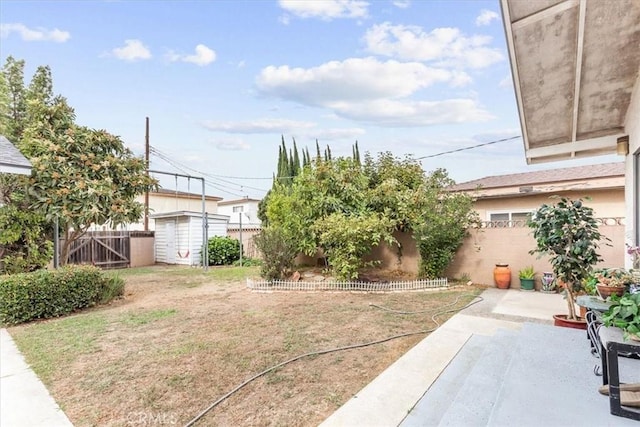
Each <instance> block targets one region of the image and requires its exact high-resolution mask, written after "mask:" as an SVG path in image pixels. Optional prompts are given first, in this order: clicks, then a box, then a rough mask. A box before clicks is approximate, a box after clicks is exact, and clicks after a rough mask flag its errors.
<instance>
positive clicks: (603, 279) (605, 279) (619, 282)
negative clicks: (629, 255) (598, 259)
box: [595, 268, 634, 300]
mask: <svg viewBox="0 0 640 427" xmlns="http://www.w3.org/2000/svg"><path fill="white" fill-rule="evenodd" d="M595 276H596V279H597V280H598V283H597V284H596V288H597V290H598V294H599V295H600V297H601V298H602V299H605V300H606V299H607V298H608V297H609V296H611V295H617V296H622V294H624V293H625V291H626V290H627V287H628V285H630V284H631V283H633V280H634V279H633V276H632V275H631V274H630V273H629V272H628V271H627V270H625V269H624V268H603V269H601V270H600V271H599V272H598V273H596V275H595Z"/></svg>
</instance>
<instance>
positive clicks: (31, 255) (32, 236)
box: [0, 174, 53, 274]
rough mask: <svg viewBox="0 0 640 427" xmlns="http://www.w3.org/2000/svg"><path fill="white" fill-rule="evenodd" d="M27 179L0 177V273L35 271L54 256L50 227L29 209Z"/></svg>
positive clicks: (36, 213) (19, 176)
mask: <svg viewBox="0 0 640 427" xmlns="http://www.w3.org/2000/svg"><path fill="white" fill-rule="evenodd" d="M28 180H29V177H27V176H24V175H8V174H7V175H2V174H0V230H1V232H0V273H8V274H13V273H20V272H29V271H34V270H38V269H40V268H43V267H44V266H45V265H47V263H48V262H49V260H50V259H51V256H52V254H53V244H52V242H51V232H50V230H51V224H50V223H49V222H47V221H46V220H45V218H44V216H43V215H41V214H40V213H38V212H34V211H33V209H31V208H30V203H29V201H28V200H29V199H28V196H27V189H28V186H29V182H28Z"/></svg>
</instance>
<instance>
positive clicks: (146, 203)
mask: <svg viewBox="0 0 640 427" xmlns="http://www.w3.org/2000/svg"><path fill="white" fill-rule="evenodd" d="M144 161H145V164H146V165H147V177H148V176H149V117H146V120H145V132H144ZM144 231H149V190H148V189H147V191H145V192H144Z"/></svg>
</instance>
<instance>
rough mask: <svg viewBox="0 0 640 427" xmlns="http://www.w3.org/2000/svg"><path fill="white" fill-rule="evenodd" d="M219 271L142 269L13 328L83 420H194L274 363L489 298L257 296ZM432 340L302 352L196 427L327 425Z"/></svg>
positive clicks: (463, 292) (70, 411) (421, 324)
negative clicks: (116, 294)
mask: <svg viewBox="0 0 640 427" xmlns="http://www.w3.org/2000/svg"><path fill="white" fill-rule="evenodd" d="M243 271H244V272H247V273H248V274H251V275H256V273H257V270H256V269H245V270H243ZM218 273H220V270H212V271H211V272H210V273H208V274H204V273H202V272H200V271H199V270H193V269H177V268H175V267H173V268H169V267H155V268H153V269H144V270H142V271H138V272H136V271H135V270H133V271H130V272H128V273H126V277H125V279H126V282H127V285H126V296H125V298H124V299H121V300H119V301H117V302H114V303H112V304H111V305H109V306H106V307H99V308H95V309H93V310H90V311H88V312H85V313H82V314H77V315H75V316H71V317H68V318H64V319H55V320H50V321H44V322H36V323H32V324H29V325H23V326H18V327H13V328H11V329H10V333H11V335H12V336H13V337H14V338H15V340H16V342H17V343H18V346H19V347H20V349H21V350H22V351H23V352H24V353H25V354H26V357H27V360H28V362H29V363H30V364H31V365H32V366H33V367H34V370H35V371H36V373H38V375H39V376H40V377H41V378H42V379H43V381H44V382H45V383H46V384H47V386H48V388H49V390H50V391H51V393H52V394H53V396H54V397H55V399H56V400H57V401H58V403H59V404H60V405H61V406H62V408H63V409H64V410H65V412H66V413H67V415H68V416H69V418H70V419H71V420H72V422H73V423H74V425H76V426H78V427H79V426H93V425H99V426H122V425H184V424H185V423H187V422H188V421H189V420H191V419H192V418H193V417H195V416H196V415H197V414H199V413H200V412H201V411H202V410H203V409H205V408H207V407H208V406H209V405H210V404H211V403H212V402H214V401H216V400H217V399H219V398H220V397H221V396H223V395H224V394H226V393H227V392H229V391H230V390H232V389H233V388H234V387H236V386H237V385H239V384H241V383H242V382H244V381H245V380H246V379H248V378H250V377H251V376H253V375H255V374H256V373H258V372H261V371H263V370H265V369H266V368H268V367H271V366H273V365H275V364H278V363H280V362H282V361H285V360H287V359H290V358H292V357H294V356H297V355H300V354H304V353H307V352H312V351H316V350H323V349H329V348H335V347H341V346H346V345H350V344H357V343H366V342H370V341H375V340H379V339H381V338H385V337H389V336H392V335H396V334H402V333H406V332H412V331H421V330H427V329H431V328H434V327H435V326H436V325H435V324H434V322H433V321H432V319H431V315H432V314H433V313H434V312H436V311H438V310H440V309H441V308H442V307H443V306H445V305H446V304H450V303H452V302H454V301H455V300H456V298H458V297H459V296H462V298H461V299H460V301H459V303H458V304H457V307H461V306H463V305H465V304H466V303H467V302H469V301H470V300H471V299H472V298H473V297H472V296H471V295H470V294H472V293H475V294H477V293H478V290H477V289H473V288H457V289H454V290H450V291H446V292H434V291H430V292H409V293H386V294H371V293H324V292H323V293H291V292H287V293H284V292H274V293H256V292H252V291H249V290H247V289H246V286H245V282H244V281H243V280H237V279H235V280H229V279H227V280H221V279H219V278H218V277H220V274H218ZM371 304H377V305H381V306H385V307H389V308H393V309H397V310H404V311H423V313H420V314H413V315H399V314H394V313H391V312H388V311H384V310H381V309H378V308H375V307H373V306H371ZM448 316H451V314H448V315H444V316H440V317H439V320H440V321H442V322H444V320H446V318H447V317H448ZM424 337H425V334H419V335H413V336H410V337H405V338H400V339H395V340H392V341H389V342H386V343H384V344H378V345H373V346H369V347H365V348H359V349H353V350H346V351H340V352H335V353H330V354H326V355H321V356H312V357H307V358H304V359H301V360H299V361H296V362H294V363H291V364H289V365H287V366H285V367H282V368H280V369H278V370H277V371H275V372H271V373H269V374H266V375H265V376H263V377H260V378H259V379H257V380H256V381H254V382H252V383H250V384H248V385H247V386H246V387H244V388H242V389H241V390H240V391H238V392H237V393H235V394H233V395H232V396H230V397H229V398H228V399H226V400H225V401H223V402H222V403H221V404H220V405H218V406H217V407H215V408H214V409H213V410H211V411H210V412H209V413H208V414H207V415H206V416H204V417H203V418H202V419H201V420H200V421H199V422H198V423H197V425H203V426H205V425H207V426H230V425H234V426H235V425H251V426H254V425H255V426H281V425H287V426H299V425H317V424H318V423H319V422H321V421H322V420H323V419H325V418H326V417H328V416H329V415H331V413H333V412H334V411H335V410H336V409H337V408H338V407H339V406H340V405H342V404H343V403H344V402H346V401H347V400H348V399H349V398H351V397H352V396H353V395H354V394H355V393H357V392H358V391H359V390H360V389H361V388H362V387H363V386H365V385H366V384H367V383H369V382H370V381H371V380H372V379H373V378H375V377H376V376H377V375H378V374H379V373H380V372H382V371H383V370H384V369H385V368H387V367H388V366H389V365H390V364H391V363H393V362H394V361H395V360H396V359H398V358H399V357H400V356H401V355H402V354H403V353H405V352H406V351H407V350H408V349H410V348H411V347H412V346H413V345H415V344H416V343H417V342H418V341H419V340H421V339H423V338H424ZM407 409H409V408H407Z"/></svg>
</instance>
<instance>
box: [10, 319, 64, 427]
mask: <svg viewBox="0 0 640 427" xmlns="http://www.w3.org/2000/svg"><path fill="white" fill-rule="evenodd" d="M0 426H2V427H5V426H6V427H73V424H71V421H69V419H68V418H67V416H66V415H65V413H64V412H63V411H62V410H61V409H60V407H59V406H58V405H57V403H56V402H55V400H53V397H51V395H50V394H49V391H48V390H47V389H46V387H45V386H44V384H42V382H41V381H40V379H39V378H38V377H37V376H36V374H35V373H34V372H33V371H32V370H31V368H29V365H27V363H26V362H25V360H24V357H22V354H21V353H20V351H18V348H17V347H16V345H15V343H14V342H13V339H12V338H11V335H9V332H7V330H6V329H0Z"/></svg>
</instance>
